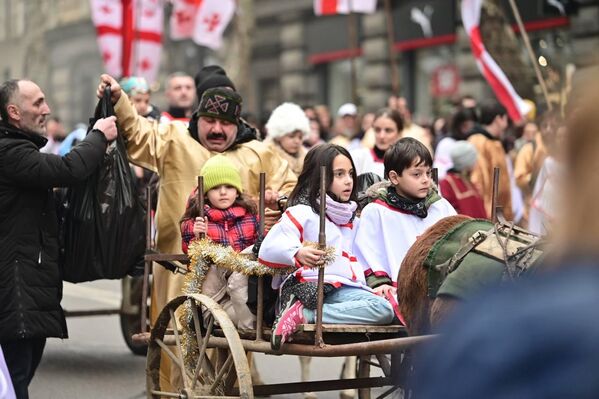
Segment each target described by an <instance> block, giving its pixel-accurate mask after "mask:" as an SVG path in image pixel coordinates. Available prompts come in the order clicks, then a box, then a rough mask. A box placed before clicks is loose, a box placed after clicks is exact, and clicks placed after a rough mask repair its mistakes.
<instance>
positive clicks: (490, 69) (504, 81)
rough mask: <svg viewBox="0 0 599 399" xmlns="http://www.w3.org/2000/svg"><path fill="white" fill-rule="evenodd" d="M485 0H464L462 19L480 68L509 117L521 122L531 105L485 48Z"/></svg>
mask: <svg viewBox="0 0 599 399" xmlns="http://www.w3.org/2000/svg"><path fill="white" fill-rule="evenodd" d="M482 2H483V0H462V21H463V23H464V29H465V30H466V33H467V34H468V36H469V37H470V47H472V54H473V55H474V58H475V59H476V64H477V65H478V69H480V71H481V73H482V74H483V76H484V77H485V79H486V80H487V82H488V83H489V85H490V86H491V89H493V92H495V96H496V97H497V100H499V102H500V103H501V104H502V105H503V106H504V107H505V109H506V110H507V112H508V115H509V117H510V118H511V119H512V120H513V121H514V122H515V123H518V122H520V121H521V120H522V119H523V118H524V115H526V113H527V112H528V111H529V110H530V106H529V105H528V104H527V103H526V102H524V100H523V99H522V98H521V97H520V96H519V95H518V93H516V90H515V89H514V87H513V86H512V84H511V83H510V81H509V79H508V78H507V76H506V75H505V73H504V72H503V71H502V70H501V68H500V67H499V65H498V64H497V62H495V60H494V59H493V57H491V54H489V52H488V51H487V49H486V48H485V44H484V43H483V39H482V35H481V33H480V13H481V9H482Z"/></svg>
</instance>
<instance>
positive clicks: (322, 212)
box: [314, 166, 327, 347]
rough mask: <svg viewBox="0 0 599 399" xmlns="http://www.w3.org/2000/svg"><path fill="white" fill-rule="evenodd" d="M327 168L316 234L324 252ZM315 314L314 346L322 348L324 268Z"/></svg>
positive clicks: (322, 172)
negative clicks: (318, 227)
mask: <svg viewBox="0 0 599 399" xmlns="http://www.w3.org/2000/svg"><path fill="white" fill-rule="evenodd" d="M326 175H327V167H326V166H321V167H320V231H319V233H318V248H319V249H321V250H323V251H324V250H325V248H326V246H327V238H326V232H325V231H326V230H325V226H326V201H327V176H326ZM317 301H318V302H317V305H316V308H317V312H316V332H315V334H314V346H318V347H323V346H324V341H323V339H322V308H323V306H324V267H322V268H320V269H318V298H317Z"/></svg>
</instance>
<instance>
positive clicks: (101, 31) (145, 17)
mask: <svg viewBox="0 0 599 399" xmlns="http://www.w3.org/2000/svg"><path fill="white" fill-rule="evenodd" d="M90 1H91V11H92V21H93V22H94V25H95V27H96V34H97V37H98V45H99V47H100V52H101V55H102V59H103V61H104V68H105V69H106V72H107V73H109V74H110V75H113V76H115V77H124V76H142V77H144V78H145V79H146V80H147V81H148V82H150V83H151V82H154V81H155V80H156V76H157V74H158V68H159V66H160V52H161V50H162V25H163V19H164V9H163V5H162V1H161V0H143V1H142V0H90Z"/></svg>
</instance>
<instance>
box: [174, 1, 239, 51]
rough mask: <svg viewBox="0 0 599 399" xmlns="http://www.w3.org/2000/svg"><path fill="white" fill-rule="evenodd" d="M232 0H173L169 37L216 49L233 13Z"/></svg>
mask: <svg viewBox="0 0 599 399" xmlns="http://www.w3.org/2000/svg"><path fill="white" fill-rule="evenodd" d="M235 4H236V3H235V0H173V13H172V15H171V20H170V25H171V38H172V39H175V40H179V39H193V41H194V42H196V43H197V44H199V45H200V46H206V47H209V48H211V49H217V48H219V47H220V46H221V44H222V40H223V33H224V31H225V29H226V28H227V25H229V22H231V19H232V18H233V14H235Z"/></svg>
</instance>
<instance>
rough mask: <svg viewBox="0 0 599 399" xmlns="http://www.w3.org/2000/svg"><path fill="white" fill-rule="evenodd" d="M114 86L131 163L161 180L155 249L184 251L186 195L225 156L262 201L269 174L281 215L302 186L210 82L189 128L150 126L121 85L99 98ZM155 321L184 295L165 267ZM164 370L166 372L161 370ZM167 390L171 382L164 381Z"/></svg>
mask: <svg viewBox="0 0 599 399" xmlns="http://www.w3.org/2000/svg"><path fill="white" fill-rule="evenodd" d="M106 85H110V86H111V91H112V102H113V103H114V104H115V106H114V109H115V113H116V116H117V124H118V127H119V129H120V131H121V132H122V134H123V135H124V136H125V138H126V139H127V152H128V155H129V159H130V160H131V161H132V162H133V163H135V164H137V165H139V166H143V167H145V168H147V169H150V170H152V171H154V172H156V173H158V175H159V176H160V195H159V198H158V207H157V212H156V229H157V237H156V247H157V249H158V251H160V252H162V253H178V252H180V251H181V235H180V232H179V219H180V218H181V216H182V215H183V213H184V212H185V206H186V204H187V195H188V194H189V193H190V192H191V191H192V189H193V188H194V187H196V185H197V176H198V174H199V173H200V170H201V168H202V166H203V165H204V162H205V161H206V160H208V159H209V158H211V157H212V156H214V155H216V154H223V155H224V156H226V157H227V158H228V159H230V160H231V161H232V162H233V163H234V164H235V165H236V166H237V167H238V168H239V170H240V172H241V177H242V182H243V190H244V193H245V194H247V195H249V196H251V197H253V198H258V196H259V181H260V180H259V177H260V172H265V173H266V189H267V190H266V205H267V206H268V207H270V208H271V209H277V200H278V197H279V193H281V194H288V193H289V192H290V191H291V190H292V189H293V187H294V186H295V184H296V182H297V178H296V176H295V175H294V174H293V172H292V171H291V169H290V168H289V164H288V163H287V161H285V160H283V159H281V158H280V157H279V156H278V155H277V154H276V153H274V152H273V151H272V150H271V149H270V148H269V147H268V145H266V144H264V143H262V142H260V141H258V140H257V139H256V136H255V132H253V131H250V132H251V133H253V134H248V130H247V129H239V128H238V124H239V115H240V113H241V106H242V99H241V96H239V94H237V92H235V91H234V90H232V89H231V88H224V87H222V83H221V82H219V81H215V82H213V83H212V84H211V83H210V82H209V83H208V84H207V85H206V86H209V87H210V88H209V87H206V91H205V92H204V94H203V96H202V98H201V101H200V104H199V107H198V108H197V110H196V112H194V114H193V116H192V119H191V122H190V123H189V127H188V126H187V125H186V124H184V123H182V122H178V121H174V122H171V123H168V124H159V123H157V122H151V121H148V120H147V119H145V118H143V117H141V116H139V115H138V114H137V112H136V111H135V109H134V108H133V106H132V105H131V103H130V102H129V101H128V100H127V98H126V96H122V95H121V93H122V92H121V88H120V86H119V84H118V82H117V81H116V80H115V79H114V78H113V77H111V76H109V75H102V76H101V78H100V85H99V87H98V93H97V94H98V95H100V94H101V93H102V92H103V90H104V88H105V87H106ZM153 275H154V283H153V290H152V308H151V320H152V321H154V320H155V319H156V317H157V316H158V313H159V312H160V310H162V308H163V307H164V305H165V304H166V303H167V302H168V301H169V300H171V299H173V298H175V297H176V296H178V295H180V294H181V289H182V286H183V280H184V279H183V276H182V275H180V274H177V275H175V274H172V273H171V272H169V271H168V270H166V269H164V268H162V267H160V266H159V267H155V268H154V270H153ZM161 369H162V368H161ZM161 377H163V378H161V379H162V382H164V385H163V386H168V376H161Z"/></svg>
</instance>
